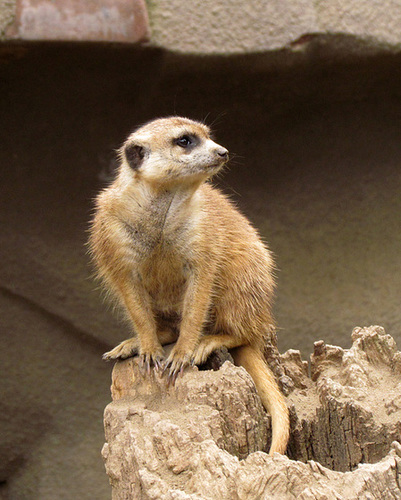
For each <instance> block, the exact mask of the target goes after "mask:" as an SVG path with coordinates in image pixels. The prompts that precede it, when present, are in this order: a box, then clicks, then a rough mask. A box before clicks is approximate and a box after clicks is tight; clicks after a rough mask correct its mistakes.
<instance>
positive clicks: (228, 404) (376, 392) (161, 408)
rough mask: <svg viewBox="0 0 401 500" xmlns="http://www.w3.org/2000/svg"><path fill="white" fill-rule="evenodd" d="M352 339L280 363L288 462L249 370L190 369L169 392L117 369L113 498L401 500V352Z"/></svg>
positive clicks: (156, 380) (372, 332)
mask: <svg viewBox="0 0 401 500" xmlns="http://www.w3.org/2000/svg"><path fill="white" fill-rule="evenodd" d="M352 339H353V345H352V347H351V349H348V350H344V349H341V348H340V347H335V346H329V345H325V344H324V343H323V342H317V343H316V344H315V350H314V353H313V354H312V356H311V363H310V366H308V363H307V362H305V361H302V359H301V356H300V354H299V352H298V351H293V350H291V351H287V352H286V353H285V354H284V355H283V356H282V357H281V360H282V366H283V367H284V371H285V376H286V377H288V378H289V379H291V381H292V383H291V384H289V385H288V387H289V389H288V390H289V391H291V392H290V394H289V395H288V397H287V401H288V404H289V406H290V412H291V431H292V432H291V440H290V444H289V448H288V455H289V457H285V456H280V455H277V454H276V455H275V456H274V457H273V458H272V457H269V456H268V455H267V454H266V453H265V452H264V451H265V450H267V449H268V446H269V441H270V418H269V417H268V416H267V415H266V414H265V412H264V410H263V407H262V406H261V403H260V400H259V397H258V395H257V393H256V391H255V388H254V386H253V382H252V380H251V378H250V377H249V375H248V374H247V373H246V372H245V370H243V369H242V368H236V367H234V366H233V365H232V364H231V363H230V362H225V363H224V364H223V366H222V367H221V368H220V369H219V370H218V371H211V370H206V371H198V369H197V368H191V369H188V370H187V371H186V372H185V373H184V374H183V376H182V377H181V378H179V379H178V380H177V382H176V385H175V387H168V386H167V385H166V382H165V379H164V378H162V377H160V376H159V375H157V374H154V373H153V372H152V373H151V375H143V374H141V372H140V370H139V368H138V366H137V363H136V361H135V360H133V359H129V360H126V361H124V362H119V363H117V364H116V365H115V367H114V370H113V382H112V395H113V399H114V401H113V402H112V403H111V404H110V405H109V406H108V407H107V408H106V411H105V430H106V444H105V446H104V448H103V456H104V459H105V463H106V471H107V473H108V475H109V478H110V481H111V484H112V486H113V498H114V499H128V498H133V499H136V498H138V499H142V498H143V499H145V498H146V499H149V498H151V499H173V498H179V499H216V498H219V499H227V500H228V499H230V500H231V499H233V498H234V499H244V500H245V499H246V500H249V499H255V500H256V499H268V498H269V499H270V498H273V499H276V498H277V499H280V500H286V499H294V498H295V497H297V498H300V499H322V498H324V499H347V500H350V499H360V498H365V499H386V498H400V499H401V489H400V482H401V477H400V471H401V446H400V444H399V443H397V442H396V441H398V442H399V441H400V440H401V424H400V420H401V353H400V352H397V350H396V345H395V342H394V340H393V339H392V338H391V337H390V336H389V335H386V334H385V332H384V330H383V329H382V328H381V327H369V328H364V329H355V330H354V331H353V334H352ZM219 356H220V355H217V356H215V358H214V364H215V365H216V363H217V365H218V364H219V363H220V362H221V361H223V360H224V358H225V355H224V354H222V355H221V356H222V358H219ZM216 359H217V361H216ZM309 369H310V376H309V373H308V372H309ZM283 376H284V375H283ZM392 441H395V442H394V443H393V444H392ZM305 462H306V463H305ZM363 462H364V463H363ZM368 462H369V463H368ZM360 463H363V464H362V465H358V464H360ZM345 471H348V472H345Z"/></svg>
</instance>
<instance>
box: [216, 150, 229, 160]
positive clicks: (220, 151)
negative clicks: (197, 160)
mask: <svg viewBox="0 0 401 500" xmlns="http://www.w3.org/2000/svg"><path fill="white" fill-rule="evenodd" d="M217 154H218V155H219V156H221V157H222V158H227V157H228V151H227V149H226V148H219V149H218V150H217Z"/></svg>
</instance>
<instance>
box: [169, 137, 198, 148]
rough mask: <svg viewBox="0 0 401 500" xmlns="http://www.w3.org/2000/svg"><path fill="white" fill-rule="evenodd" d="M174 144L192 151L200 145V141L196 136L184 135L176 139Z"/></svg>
mask: <svg viewBox="0 0 401 500" xmlns="http://www.w3.org/2000/svg"><path fill="white" fill-rule="evenodd" d="M173 143H174V144H175V145H176V146H180V148H183V149H192V148H194V147H195V146H197V145H198V144H199V143H200V139H199V137H198V136H197V135H195V134H182V135H180V137H177V138H176V139H174V140H173Z"/></svg>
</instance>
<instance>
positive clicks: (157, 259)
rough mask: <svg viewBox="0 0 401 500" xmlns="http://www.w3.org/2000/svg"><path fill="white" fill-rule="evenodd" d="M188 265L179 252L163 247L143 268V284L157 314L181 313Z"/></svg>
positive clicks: (153, 254) (155, 252)
mask: <svg viewBox="0 0 401 500" xmlns="http://www.w3.org/2000/svg"><path fill="white" fill-rule="evenodd" d="M188 276H189V273H188V264H187V263H186V261H185V260H184V258H183V257H182V256H180V255H179V254H178V253H177V252H174V251H169V250H168V249H166V248H165V246H161V248H160V249H157V250H156V251H154V252H153V253H152V255H151V256H150V258H149V259H148V260H147V261H146V262H145V263H144V264H143V265H142V266H141V278H142V282H143V284H144V286H145V288H146V290H147V291H148V293H149V296H150V297H151V299H152V302H153V308H154V310H155V311H156V312H162V313H178V314H180V313H181V309H182V303H183V298H184V294H185V290H186V285H187V280H188Z"/></svg>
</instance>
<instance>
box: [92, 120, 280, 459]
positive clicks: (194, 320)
mask: <svg viewBox="0 0 401 500" xmlns="http://www.w3.org/2000/svg"><path fill="white" fill-rule="evenodd" d="M119 155H120V164H119V168H118V171H117V176H116V178H115V180H114V181H113V182H112V184H111V185H110V186H109V187H107V188H106V189H104V190H103V191H102V192H101V193H100V194H99V195H98V197H97V199H96V210H95V216H94V218H93V221H92V224H91V229H90V249H91V253H92V255H93V258H94V261H95V264H96V266H97V269H98V274H99V276H100V277H101V278H102V279H103V281H104V283H105V285H106V289H107V290H109V291H111V292H112V293H113V294H115V296H116V297H117V299H118V301H120V302H121V303H122V305H123V306H124V308H125V309H126V312H127V314H128V317H129V319H130V320H131V322H132V327H133V330H134V336H133V337H132V338H129V339H128V340H125V341H123V342H121V343H120V344H119V345H118V346H117V347H115V348H114V349H113V350H111V351H110V352H107V353H106V354H104V356H103V357H104V359H106V360H114V359H118V358H120V359H124V358H127V357H130V356H133V355H138V356H139V358H140V364H141V366H142V367H146V369H145V370H144V371H145V373H146V372H148V373H149V372H150V367H151V366H153V367H154V369H155V370H158V369H163V371H165V370H167V371H168V376H169V377H170V378H171V379H173V380H175V378H176V377H177V375H178V374H179V373H180V372H182V371H183V369H184V368H185V367H186V366H187V365H190V364H192V365H198V364H202V363H204V362H205V361H206V359H207V358H208V356H209V355H210V354H211V353H212V352H213V351H214V350H216V349H218V348H220V347H226V348H228V349H229V350H230V352H231V354H232V356H233V359H234V362H235V364H237V365H240V366H243V367H244V368H245V369H246V370H247V371H248V373H249V374H250V375H251V377H252V379H253V381H254V383H255V386H256V389H257V391H258V393H259V395H260V398H261V400H262V403H263V405H264V406H265V408H266V410H267V411H268V412H269V413H270V415H271V417H272V428H273V431H272V442H271V446H270V452H269V453H270V454H273V453H274V452H279V453H285V451H286V447H287V442H288V437H289V416H288V409H287V406H286V403H285V399H284V396H283V395H282V394H281V392H280V390H279V388H278V385H277V382H276V380H275V377H274V375H273V373H272V371H271V369H270V368H269V367H268V366H267V364H266V362H265V359H264V356H263V351H264V347H265V344H266V340H267V339H268V336H269V332H271V331H272V329H273V328H274V324H273V319H272V314H271V301H272V297H273V289H274V285H275V283H274V278H273V260H272V256H271V253H270V251H269V250H268V249H267V247H266V245H265V244H264V243H263V242H262V241H261V239H260V237H259V235H258V233H257V231H256V230H255V229H254V228H253V226H252V225H251V224H250V223H249V222H248V220H247V219H246V218H245V217H244V216H243V215H242V214H241V213H240V212H239V211H238V210H237V209H236V208H235V207H234V205H233V204H232V202H231V201H230V200H229V199H228V198H227V197H226V196H225V195H223V194H222V193H221V192H220V191H219V190H218V189H217V188H215V187H212V185H211V184H210V183H209V182H207V181H208V180H209V179H210V178H211V177H212V176H213V175H215V174H216V173H217V172H219V171H220V169H221V168H222V167H223V166H224V165H225V164H226V162H227V161H228V151H227V149H225V148H224V147H222V146H220V145H219V144H217V143H216V142H214V141H213V140H212V139H211V136H210V130H209V128H208V127H207V126H206V125H204V124H203V123H199V122H195V121H192V120H189V119H187V118H180V117H170V118H161V119H157V120H154V121H152V122H149V123H147V124H146V125H144V126H142V127H140V128H139V129H137V130H136V131H135V132H134V133H132V134H131V135H130V136H129V137H128V139H127V140H126V142H125V143H124V145H123V146H122V148H121V149H120V151H119ZM173 342H175V345H174V347H173V349H172V350H171V352H170V354H169V355H168V356H167V358H166V359H165V358H164V352H163V345H165V344H169V343H173Z"/></svg>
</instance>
